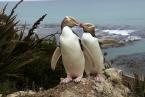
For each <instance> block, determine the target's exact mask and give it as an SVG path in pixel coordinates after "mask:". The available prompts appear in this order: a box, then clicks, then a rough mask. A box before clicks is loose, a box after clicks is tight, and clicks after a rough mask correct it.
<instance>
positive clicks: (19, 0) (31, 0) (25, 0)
mask: <svg viewBox="0 0 145 97" xmlns="http://www.w3.org/2000/svg"><path fill="white" fill-rule="evenodd" d="M0 1H6V2H7V1H20V0H0ZM24 1H52V0H24Z"/></svg>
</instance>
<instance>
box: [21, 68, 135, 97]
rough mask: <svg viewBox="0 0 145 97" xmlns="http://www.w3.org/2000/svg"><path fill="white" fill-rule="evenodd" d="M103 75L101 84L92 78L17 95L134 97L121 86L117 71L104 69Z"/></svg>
mask: <svg viewBox="0 0 145 97" xmlns="http://www.w3.org/2000/svg"><path fill="white" fill-rule="evenodd" d="M104 74H105V75H104V77H105V79H106V80H105V81H103V82H96V81H95V80H94V79H93V78H83V79H82V81H81V82H80V83H75V82H70V83H68V84H59V85H57V86H56V87H54V88H51V89H49V90H46V91H39V92H37V93H34V94H31V95H30V94H29V93H28V94H27V95H25V96H20V95H19V97H134V96H132V95H131V91H130V90H129V89H128V88H127V87H126V86H124V85H123V84H122V78H121V74H120V71H119V70H116V69H114V68H110V69H106V70H105V73H104Z"/></svg>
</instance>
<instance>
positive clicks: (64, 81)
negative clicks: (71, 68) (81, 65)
mask: <svg viewBox="0 0 145 97" xmlns="http://www.w3.org/2000/svg"><path fill="white" fill-rule="evenodd" d="M71 81H72V77H71V76H70V75H67V77H66V78H64V79H63V80H62V81H61V82H60V83H64V84H66V83H69V82H71Z"/></svg>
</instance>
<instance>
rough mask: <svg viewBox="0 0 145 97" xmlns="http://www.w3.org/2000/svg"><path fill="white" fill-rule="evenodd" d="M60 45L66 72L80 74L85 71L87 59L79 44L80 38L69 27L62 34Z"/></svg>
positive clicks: (74, 74)
mask: <svg viewBox="0 0 145 97" xmlns="http://www.w3.org/2000/svg"><path fill="white" fill-rule="evenodd" d="M60 47H61V54H62V60H63V64H64V67H65V69H66V72H67V73H69V74H71V75H72V76H78V75H80V74H82V73H83V71H84V64H85V59H84V55H83V52H82V50H81V47H80V44H79V38H78V37H77V36H76V35H75V34H74V33H73V32H72V31H71V29H70V28H69V27H64V29H63V30H62V35H61V36H60Z"/></svg>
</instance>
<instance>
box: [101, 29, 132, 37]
mask: <svg viewBox="0 0 145 97" xmlns="http://www.w3.org/2000/svg"><path fill="white" fill-rule="evenodd" d="M102 31H103V32H107V33H110V34H118V35H125V36H127V35H130V33H132V32H134V30H102Z"/></svg>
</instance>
